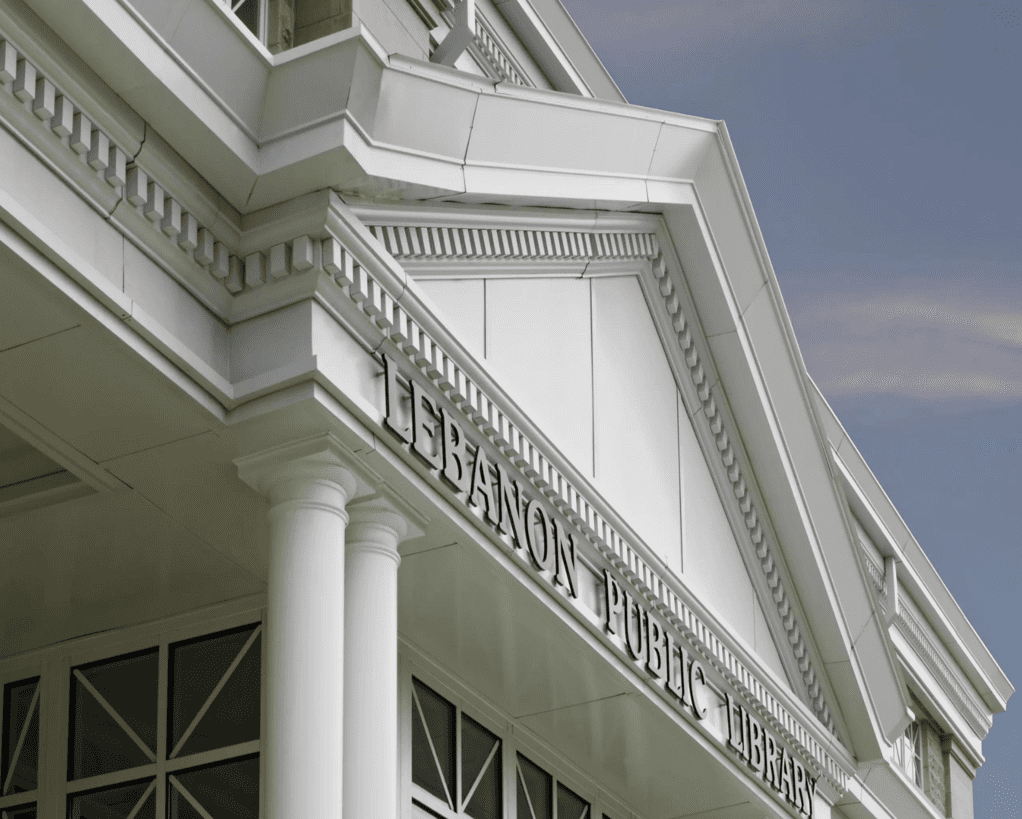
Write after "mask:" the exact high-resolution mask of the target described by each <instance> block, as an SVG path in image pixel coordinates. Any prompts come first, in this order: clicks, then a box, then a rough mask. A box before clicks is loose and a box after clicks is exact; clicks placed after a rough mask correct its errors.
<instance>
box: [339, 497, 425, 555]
mask: <svg viewBox="0 0 1022 819" xmlns="http://www.w3.org/2000/svg"><path fill="white" fill-rule="evenodd" d="M348 515H349V520H348V529H347V543H348V550H349V551H351V550H371V551H376V552H379V553H380V554H384V555H386V556H388V557H391V558H392V559H393V560H394V561H395V562H398V563H400V562H401V557H400V555H399V554H398V551H397V547H398V544H399V543H400V542H401V541H402V540H404V539H405V537H407V536H408V534H409V531H410V530H411V529H414V528H415V527H412V526H410V525H409V521H408V518H407V517H406V516H405V515H403V514H401V513H400V512H399V511H398V510H397V509H396V508H395V507H394V505H393V504H391V503H389V502H388V501H386V500H384V499H382V498H373V499H371V500H367V501H364V502H361V503H356V504H353V505H351V506H349V507H348Z"/></svg>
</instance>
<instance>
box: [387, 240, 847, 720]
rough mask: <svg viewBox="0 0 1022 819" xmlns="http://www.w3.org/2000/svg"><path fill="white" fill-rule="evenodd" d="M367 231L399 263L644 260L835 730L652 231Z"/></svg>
mask: <svg viewBox="0 0 1022 819" xmlns="http://www.w3.org/2000/svg"><path fill="white" fill-rule="evenodd" d="M369 230H370V232H371V233H372V234H373V235H374V236H375V237H376V238H377V239H379V240H380V241H382V242H383V244H384V246H385V247H386V248H387V250H388V252H390V253H391V255H393V256H394V257H395V258H396V259H398V260H399V261H401V260H412V259H415V260H418V259H424V258H428V257H431V256H433V257H441V258H444V259H450V260H478V259H508V260H510V259H515V260H530V261H532V260H535V261H549V260H553V259H559V260H565V259H583V258H589V259H597V260H601V259H644V260H647V261H648V262H650V263H651V265H652V269H653V273H654V274H655V276H656V279H657V281H658V284H659V288H660V294H661V296H662V298H663V300H664V306H665V307H666V309H667V312H668V314H669V315H670V316H671V321H672V326H673V328H674V331H675V333H676V334H677V337H676V340H677V343H678V345H679V347H680V349H681V351H682V354H683V356H684V361H685V364H686V365H687V367H688V371H689V376H690V377H691V379H692V383H693V385H694V386H695V389H696V394H697V395H698V397H699V400H700V401H701V403H702V410H703V412H702V415H703V418H704V420H705V423H706V424H707V426H708V428H709V431H710V433H711V434H712V436H713V439H714V441H715V443H716V448H717V452H718V454H719V457H720V459H721V462H722V464H723V466H724V468H725V469H726V472H727V476H728V479H729V480H730V482H731V488H732V491H733V492H734V495H735V498H736V500H737V502H738V506H739V509H740V510H741V516H742V520H743V521H744V524H745V528H746V536H747V537H748V538H749V540H750V541H751V543H752V546H753V548H754V549H755V554H756V556H757V559H758V561H759V568H760V569H761V570H762V572H763V575H764V577H765V579H766V582H767V586H768V588H769V591H770V594H771V596H772V599H773V601H774V603H775V605H776V607H777V613H778V616H779V617H780V619H781V623H782V625H783V627H784V630H785V634H786V636H787V639H788V643H789V645H790V646H791V650H792V653H793V654H794V657H795V660H796V664H797V667H798V670H799V673H800V674H801V675H802V682H803V684H804V685H805V690H806V693H807V695H808V696H809V699H810V702H811V703H812V707H813V710H814V712H815V713H816V716H817V717H818V718H819V719H820V721H821V722H822V723H823V724H824V725H825V726H826V727H827V729H828V730H829V731H830V732H831V733H834V734H836V732H837V728H836V725H835V723H834V719H833V716H832V714H831V712H830V708H829V706H828V704H827V702H826V697H825V693H824V691H823V687H822V686H821V684H820V680H819V679H818V678H817V674H816V671H815V669H814V667H813V664H812V662H811V659H810V653H809V648H808V645H807V643H806V640H805V638H804V635H803V633H802V629H801V628H800V626H799V623H798V621H797V618H796V613H795V611H794V609H793V606H792V603H791V600H790V598H789V596H788V593H787V590H786V588H785V583H784V580H783V578H782V574H781V568H780V566H779V564H778V561H777V559H776V558H775V555H774V550H773V548H772V546H771V544H770V540H769V538H768V537H767V535H766V532H765V531H764V528H763V526H762V524H761V522H760V516H759V512H758V510H757V508H756V502H755V501H754V499H753V497H752V495H751V494H750V492H749V487H748V484H747V483H746V480H745V476H744V470H743V467H742V465H741V463H740V461H739V458H738V456H737V454H736V452H735V449H734V447H733V445H732V443H731V437H730V436H729V434H728V431H727V429H725V421H724V416H723V415H722V414H721V412H720V409H719V407H718V406H717V402H716V399H715V398H714V396H713V395H712V394H711V392H710V386H711V385H710V381H709V379H708V378H707V376H706V372H705V369H704V367H703V365H702V362H701V359H700V355H699V351H698V350H697V348H696V346H695V344H694V341H693V336H692V333H691V330H690V328H689V327H688V322H687V320H686V318H685V315H684V313H683V312H682V309H681V302H680V299H679V298H678V295H677V293H676V292H675V286H674V283H673V280H672V278H671V276H669V275H668V270H667V263H666V261H665V259H664V256H663V254H662V253H661V252H660V248H659V243H658V240H657V237H656V234H655V233H652V232H650V233H641V232H638V233H637V232H632V233H626V232H623V231H616V232H581V231H579V232H575V231H557V230H525V229H522V228H512V227H497V228H483V227H443V226H434V225H428V226H412V225H395V224H370V225H369Z"/></svg>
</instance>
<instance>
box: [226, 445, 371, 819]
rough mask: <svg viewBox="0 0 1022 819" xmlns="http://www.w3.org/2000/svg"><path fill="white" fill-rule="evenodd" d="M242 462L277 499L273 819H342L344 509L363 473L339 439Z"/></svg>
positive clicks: (270, 769)
mask: <svg viewBox="0 0 1022 819" xmlns="http://www.w3.org/2000/svg"><path fill="white" fill-rule="evenodd" d="M235 463H237V465H238V471H239V474H240V475H241V478H242V480H244V481H245V482H246V483H248V484H249V485H250V486H252V487H253V488H255V489H257V490H258V491H259V492H261V493H263V494H264V495H266V497H267V498H268V499H269V501H270V510H269V519H270V570H269V578H268V584H267V614H266V623H265V635H266V655H265V656H266V675H265V679H266V724H265V727H266V732H265V735H264V737H263V745H262V748H263V755H264V759H265V767H264V771H265V777H266V782H265V786H264V791H263V793H264V795H265V800H266V811H265V815H266V817H267V819H292V817H293V819H341V815H342V810H343V791H342V775H343V770H344V759H343V748H344V744H343V738H344V697H343V694H342V691H343V681H344V573H345V572H344V569H345V528H346V525H347V523H348V515H347V512H346V511H345V506H346V504H347V502H348V499H349V498H350V497H351V496H352V495H353V494H354V492H355V489H356V480H355V475H354V473H352V472H351V471H350V470H349V469H348V468H347V467H346V466H345V461H344V460H343V450H342V449H341V448H340V447H339V446H338V445H337V443H336V441H334V439H332V438H331V437H330V436H322V437H320V438H318V439H313V440H311V441H306V442H301V443H298V444H295V445H293V446H287V447H281V448H277V449H275V450H271V451H269V452H265V453H259V454H257V455H251V456H248V457H245V458H241V459H239V460H237V461H236V462H235Z"/></svg>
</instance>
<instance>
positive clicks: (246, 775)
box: [167, 756, 259, 819]
mask: <svg viewBox="0 0 1022 819" xmlns="http://www.w3.org/2000/svg"><path fill="white" fill-rule="evenodd" d="M168 779H169V780H170V781H169V782H168V784H167V797H168V800H169V802H170V819H197V818H198V819H201V816H202V814H200V813H199V812H198V811H197V810H196V809H195V807H194V806H193V805H192V804H191V800H190V799H189V798H188V797H189V796H191V798H192V799H194V800H195V801H196V802H198V803H199V804H200V805H202V807H203V809H204V810H205V811H206V812H207V813H208V814H209V815H210V816H212V817H213V819H259V757H258V756H250V757H245V758H243V759H240V760H233V761H231V762H227V763H223V764H219V765H209V766H207V767H205V768H197V769H195V770H191V771H185V772H184V773H179V774H175V775H172V776H170V777H168ZM186 792H187V795H186Z"/></svg>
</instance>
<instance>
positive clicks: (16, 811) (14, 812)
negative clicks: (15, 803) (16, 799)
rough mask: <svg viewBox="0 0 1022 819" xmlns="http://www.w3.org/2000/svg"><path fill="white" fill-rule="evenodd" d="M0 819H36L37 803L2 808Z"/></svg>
mask: <svg viewBox="0 0 1022 819" xmlns="http://www.w3.org/2000/svg"><path fill="white" fill-rule="evenodd" d="M0 819H35V805H21V806H20V807H17V808H4V809H3V810H0Z"/></svg>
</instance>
